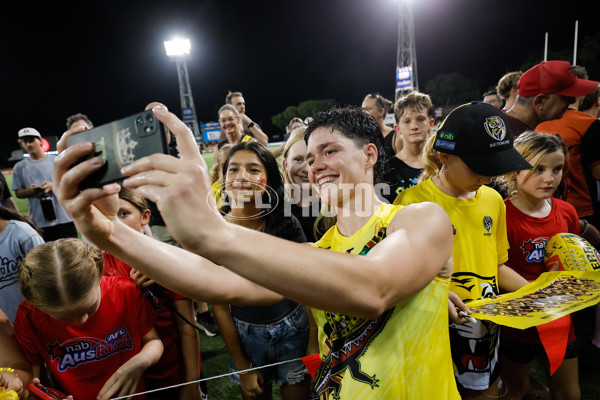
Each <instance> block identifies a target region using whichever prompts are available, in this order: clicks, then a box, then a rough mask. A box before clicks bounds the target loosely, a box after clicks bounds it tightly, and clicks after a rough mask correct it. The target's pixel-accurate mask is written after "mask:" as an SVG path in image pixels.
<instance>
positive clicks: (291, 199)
mask: <svg viewBox="0 0 600 400" xmlns="http://www.w3.org/2000/svg"><path fill="white" fill-rule="evenodd" d="M305 132H306V128H304V127H303V128H298V129H296V130H294V131H293V132H292V133H291V135H290V137H289V139H288V140H287V142H285V146H284V148H283V158H282V162H283V181H284V183H285V188H286V195H287V197H288V199H287V200H288V201H287V202H286V207H289V208H290V212H291V214H293V215H294V216H295V217H296V218H297V219H298V221H300V225H302V230H303V231H304V235H306V238H307V240H308V241H309V242H316V241H317V240H318V239H319V238H320V237H321V236H323V234H324V233H325V232H326V231H327V229H329V228H330V227H332V226H333V225H334V224H335V221H334V222H333V223H331V221H329V220H331V218H329V219H324V218H321V221H323V223H322V224H317V226H315V222H316V221H317V218H318V217H319V210H320V207H321V202H320V201H319V197H318V196H317V193H316V191H315V190H314V188H313V185H312V184H311V183H310V182H309V181H308V164H307V163H306V151H307V148H306V142H305V141H304V133H305ZM328 224H329V226H327V225H328ZM323 225H325V226H327V227H326V228H325V226H323Z"/></svg>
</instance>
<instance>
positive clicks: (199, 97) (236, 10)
mask: <svg viewBox="0 0 600 400" xmlns="http://www.w3.org/2000/svg"><path fill="white" fill-rule="evenodd" d="M585 3H586V2H579V3H578V2H564V1H563V2H558V1H538V0H535V1H530V0H502V1H500V0H494V1H487V0H414V6H413V8H414V19H415V26H416V33H415V35H416V48H417V60H418V75H419V84H420V87H421V89H423V88H424V87H425V83H426V82H427V81H428V80H429V79H432V78H433V77H435V76H436V75H438V74H440V73H449V72H460V73H461V74H463V75H465V76H467V77H470V78H473V79H474V80H476V81H477V82H478V83H480V84H481V85H482V86H483V87H485V88H487V87H490V86H493V85H495V84H496V83H497V80H498V78H499V77H500V76H502V75H503V74H504V73H505V72H508V71H512V70H515V69H519V68H520V67H521V65H522V64H523V62H524V59H525V57H526V56H528V55H529V54H531V53H532V52H534V51H538V52H539V54H540V57H541V55H542V50H543V44H544V33H545V32H546V31H547V32H549V38H550V48H551V49H553V48H569V47H572V43H573V32H574V24H575V20H576V19H579V26H580V28H579V33H580V37H581V36H582V35H585V34H592V33H595V32H596V31H598V25H597V19H596V14H595V13H594V12H592V10H590V9H587V8H584V7H577V4H585ZM587 3H588V4H589V2H587ZM65 4H67V3H65V2H58V3H56V2H43V3H41V2H40V3H37V2H19V3H15V4H13V5H12V6H11V7H16V9H15V11H10V12H4V13H3V17H4V18H3V20H4V22H3V25H2V27H1V28H0V29H1V31H2V35H1V38H2V39H1V40H2V63H1V66H0V68H1V71H2V74H1V75H2V78H1V79H2V87H3V96H2V106H3V109H4V111H5V112H4V121H3V128H2V131H1V132H2V133H1V134H2V143H3V144H4V145H5V146H6V145H7V143H8V144H10V145H11V146H12V145H13V143H14V148H15V149H16V148H18V145H17V144H16V133H17V130H18V129H20V128H22V127H25V126H33V127H34V128H36V129H38V130H39V131H40V132H41V133H42V135H43V136H51V135H58V136H60V134H61V133H62V132H63V131H64V130H65V125H64V123H65V118H66V117H67V116H68V115H71V114H74V113H76V112H83V113H85V114H87V115H88V116H89V117H90V118H91V119H92V121H93V122H94V123H95V124H96V125H101V124H103V123H107V122H110V121H111V120H114V119H118V118H122V117H124V116H127V115H130V114H133V113H135V112H137V111H140V110H142V109H143V108H144V106H145V105H146V104H147V103H148V102H150V101H153V100H156V101H161V102H163V103H165V104H166V105H167V106H169V108H170V109H171V110H174V111H175V112H176V113H177V114H179V112H180V103H179V91H178V81H177V70H176V66H175V63H173V62H170V61H169V59H168V58H167V56H166V55H165V50H164V46H163V41H165V40H169V39H171V38H173V37H174V36H175V35H180V36H187V37H189V38H190V40H191V42H192V56H191V60H189V61H188V69H189V74H190V79H191V85H192V93H193V96H194V101H195V105H196V112H197V115H198V119H199V120H200V121H201V122H206V121H215V120H216V119H217V115H216V112H217V110H218V108H219V107H220V106H221V105H222V104H223V103H224V99H225V95H226V94H227V91H228V90H239V91H242V92H243V93H244V96H245V99H246V103H247V113H248V115H249V116H250V117H251V118H252V119H254V120H255V121H258V122H262V125H263V128H264V130H265V131H266V132H267V133H268V134H269V133H275V132H277V133H279V131H277V130H276V128H274V127H273V126H272V125H271V124H270V118H271V116H272V115H274V114H276V113H278V112H281V111H283V110H284V109H285V108H286V107H287V106H289V105H298V103H300V102H301V101H304V100H308V99H325V98H333V99H336V100H337V102H338V103H339V104H343V105H348V104H351V105H360V103H361V101H362V99H363V97H364V95H365V94H367V93H369V92H380V93H382V94H384V95H386V96H387V97H388V98H390V99H392V100H393V88H394V71H395V67H396V46H397V32H398V25H397V24H398V5H397V3H396V1H393V0H305V1H302V0H299V1H288V0H279V1H271V0H265V1H258V0H255V1H252V0H246V1H227V0H207V1H200V0H197V1H176V0H173V1H160V2H158V1H145V2H140V1H119V2H117V1H112V0H108V1H93V2H88V1H81V2H78V3H75V5H72V6H69V7H67V6H65ZM525 5H527V7H526V8H525ZM540 61H541V60H540ZM591 78H592V79H593V78H596V79H597V78H598V77H591Z"/></svg>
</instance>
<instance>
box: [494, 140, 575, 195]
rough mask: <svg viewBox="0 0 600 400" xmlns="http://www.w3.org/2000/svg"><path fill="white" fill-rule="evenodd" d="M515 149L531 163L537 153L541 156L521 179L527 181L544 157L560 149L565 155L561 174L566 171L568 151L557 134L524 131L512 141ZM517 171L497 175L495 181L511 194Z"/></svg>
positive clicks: (513, 192) (514, 187) (512, 193)
mask: <svg viewBox="0 0 600 400" xmlns="http://www.w3.org/2000/svg"><path fill="white" fill-rule="evenodd" d="M513 145H514V147H515V150H517V151H518V152H519V153H520V154H521V155H522V156H523V158H524V159H525V160H527V162H529V163H531V160H533V159H534V158H535V157H537V156H538V155H539V156H541V157H540V158H539V159H538V160H537V162H536V163H535V164H532V167H533V168H531V169H530V170H529V173H528V174H527V176H526V177H525V179H524V180H523V182H525V181H527V179H529V177H530V176H531V174H532V173H533V171H535V169H536V168H537V167H538V165H540V163H541V162H542V160H543V159H544V157H546V156H547V155H548V154H550V153H554V152H555V151H560V152H562V153H563V155H564V156H565V165H564V167H563V175H565V174H566V173H567V169H568V165H569V164H568V163H569V151H568V150H567V146H566V144H565V142H564V140H563V139H562V138H561V137H560V136H559V135H556V136H554V135H550V134H547V133H539V132H534V131H525V132H523V133H522V134H520V135H519V137H517V138H516V139H515V141H514V144H513ZM518 173H519V171H517V172H511V173H509V174H506V175H503V176H499V177H497V178H496V182H498V184H499V185H501V187H502V188H503V189H505V190H506V191H507V192H508V193H509V194H510V195H511V196H512V195H514V194H515V193H517V174H518Z"/></svg>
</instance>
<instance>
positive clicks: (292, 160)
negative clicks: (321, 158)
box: [283, 140, 309, 186]
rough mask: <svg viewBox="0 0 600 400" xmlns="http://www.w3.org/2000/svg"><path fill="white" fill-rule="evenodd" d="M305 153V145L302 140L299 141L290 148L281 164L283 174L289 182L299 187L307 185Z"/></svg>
mask: <svg viewBox="0 0 600 400" xmlns="http://www.w3.org/2000/svg"><path fill="white" fill-rule="evenodd" d="M306 152H307V147H306V143H304V140H299V141H297V142H296V143H294V144H293V145H292V146H291V147H290V149H289V151H288V154H287V157H286V158H285V159H284V162H283V165H284V167H285V173H286V174H287V176H288V179H289V180H290V182H291V183H294V184H297V185H300V186H306V185H309V180H308V164H307V163H306Z"/></svg>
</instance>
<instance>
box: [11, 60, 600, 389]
mask: <svg viewBox="0 0 600 400" xmlns="http://www.w3.org/2000/svg"><path fill="white" fill-rule="evenodd" d="M598 85H599V83H598V82H596V81H591V80H589V79H588V77H587V73H586V71H585V69H584V68H582V67H580V66H572V65H570V64H569V63H568V62H564V61H546V62H542V63H540V64H538V65H536V66H534V67H532V68H531V69H529V70H527V71H525V72H521V71H515V72H511V73H508V74H506V75H505V76H503V77H501V78H500V79H499V82H498V85H497V88H496V89H495V90H492V91H489V92H485V93H484V94H483V99H482V101H473V102H471V103H468V104H464V105H460V106H458V107H456V108H455V109H454V110H452V111H451V112H450V113H449V114H448V115H447V116H445V117H444V118H443V120H441V121H436V120H435V118H434V113H433V104H432V101H431V99H430V97H429V96H428V95H427V94H425V93H419V92H411V93H408V94H407V95H405V96H403V97H401V98H399V99H398V101H397V102H396V103H395V104H394V103H392V102H390V101H389V100H387V99H385V98H384V97H382V96H381V95H380V94H378V93H372V94H368V95H366V96H365V97H364V99H363V101H362V104H361V106H360V107H344V108H332V109H330V110H327V111H324V112H319V113H315V114H314V115H312V116H311V117H310V121H307V120H302V119H300V118H294V119H292V120H291V121H290V123H289V125H288V128H289V129H288V130H289V132H288V134H287V135H286V137H285V143H284V144H282V145H281V146H279V147H277V148H269V147H268V146H267V145H268V135H267V134H265V132H264V131H263V130H262V128H261V127H260V126H259V125H258V124H257V123H255V122H254V121H253V120H252V119H250V117H248V116H247V115H246V103H245V99H244V97H243V95H242V93H241V92H229V93H228V95H227V96H226V99H225V100H226V101H225V103H226V104H224V105H223V106H222V107H221V108H220V109H219V111H218V118H219V122H220V124H221V129H222V131H221V132H222V135H221V139H220V142H219V144H218V147H216V148H215V150H214V162H213V167H212V170H210V171H209V170H208V168H207V166H206V163H205V162H204V158H203V157H202V154H201V152H200V150H199V148H198V145H197V144H196V141H195V139H194V137H193V135H192V133H191V131H190V130H189V129H188V128H187V126H186V125H185V124H184V123H183V122H182V121H181V120H180V119H179V118H177V117H176V116H175V115H174V114H173V113H171V112H170V111H169V110H168V109H167V107H166V106H165V105H163V104H161V103H151V104H149V105H148V106H147V109H152V110H153V112H154V115H155V116H156V117H157V118H158V119H159V120H160V121H161V122H162V123H164V124H165V126H166V127H167V129H168V131H169V132H170V133H171V134H172V135H173V136H174V137H175V138H176V144H177V153H178V154H177V153H175V154H155V155H152V156H149V157H145V158H142V159H140V160H137V161H134V162H133V163H131V164H129V165H126V166H124V167H123V169H122V173H123V175H124V176H126V179H125V180H124V181H123V182H119V183H114V184H109V185H105V186H103V187H101V188H89V189H85V190H80V189H79V186H78V184H79V182H80V181H81V180H82V179H84V178H85V177H86V176H88V175H89V174H91V173H94V172H95V171H97V170H98V169H100V168H101V167H102V164H103V161H102V159H101V158H100V157H86V156H88V155H89V154H90V153H92V152H93V151H94V147H93V145H92V144H91V143H78V144H75V145H72V146H70V147H67V145H66V143H67V138H68V137H69V136H70V135H73V134H76V133H78V132H81V131H82V130H86V129H90V128H92V127H93V124H92V123H91V121H90V120H89V119H88V118H87V117H86V116H85V115H83V114H76V115H74V116H71V117H69V118H68V120H67V131H66V132H65V134H64V135H63V137H62V138H61V140H60V141H59V143H58V145H57V146H58V151H59V156H58V157H55V156H50V155H47V154H45V153H44V152H43V151H42V150H41V135H40V133H39V132H38V131H37V130H36V129H34V128H23V129H21V130H20V131H19V132H18V139H19V143H20V144H21V145H22V147H23V148H24V150H26V151H27V152H28V153H29V154H30V157H28V158H26V159H24V160H23V161H20V162H19V163H18V164H17V165H15V167H14V178H13V185H12V190H13V191H14V193H15V195H16V196H17V197H18V198H27V199H28V205H29V213H30V214H29V217H27V216H23V215H20V214H19V213H18V210H17V209H16V205H15V204H14V201H12V202H11V201H9V200H10V199H11V193H10V190H9V189H8V188H7V187H6V186H7V185H6V183H5V182H0V184H1V185H3V188H1V189H2V198H1V204H2V205H0V244H1V245H2V247H1V249H0V254H1V255H2V263H3V265H2V268H3V269H2V273H3V276H2V277H1V279H2V280H1V281H0V282H1V283H2V284H1V285H0V387H3V388H5V389H6V391H7V392H8V391H14V395H15V396H17V397H13V398H26V396H28V385H29V384H30V383H32V384H33V385H40V384H43V385H46V386H50V387H54V388H56V389H58V390H60V391H61V392H63V393H64V395H61V397H63V396H64V398H71V399H72V398H74V399H91V398H98V399H108V398H111V397H114V396H127V395H132V394H134V393H139V392H143V391H148V393H147V394H145V395H142V396H139V397H136V398H146V399H176V398H179V399H186V400H187V399H198V400H199V399H206V398H207V397H208V393H207V388H206V385H205V384H204V383H203V382H202V383H198V380H199V379H200V378H201V377H202V376H203V373H202V364H201V354H202V352H201V346H200V334H199V332H200V331H203V332H205V333H207V334H210V335H215V334H218V333H220V334H221V336H222V339H223V341H224V343H225V345H226V348H227V350H228V352H229V354H230V370H231V379H232V380H233V381H234V382H235V383H236V384H237V385H239V388H240V396H241V398H242V399H245V400H248V399H270V398H272V389H273V386H274V385H280V387H281V396H282V398H283V400H302V399H310V398H314V399H346V400H347V399H459V398H468V399H489V398H506V399H521V398H523V397H524V396H526V395H527V394H529V395H535V396H538V397H539V398H553V399H579V398H580V397H581V390H580V387H579V368H580V367H581V366H584V367H585V368H597V367H598V366H597V365H596V364H597V359H598V354H600V311H599V310H600V307H595V308H589V309H587V310H584V311H582V312H578V313H575V314H574V315H573V318H572V319H571V316H567V317H565V319H563V321H564V323H565V324H567V325H568V326H569V329H568V333H566V335H568V338H567V341H568V344H567V347H566V350H565V353H564V357H563V361H562V363H561V364H560V366H559V367H558V369H557V370H556V372H554V373H553V374H550V372H549V361H548V356H547V355H546V351H545V348H544V346H543V345H542V344H541V340H540V336H539V334H538V331H537V330H536V328H530V329H527V330H524V331H521V330H517V329H514V328H509V327H504V326H499V325H497V324H495V323H493V322H489V321H477V320H476V321H473V319H472V318H470V317H469V314H470V310H469V308H468V305H469V302H470V301H473V300H479V299H484V298H493V297H495V296H498V295H500V294H502V293H509V292H514V291H516V290H518V289H520V288H521V287H523V286H525V285H527V284H528V283H529V282H531V281H534V280H535V279H537V278H538V276H539V275H541V274H542V273H544V272H546V271H548V270H553V269H556V266H546V264H545V263H544V257H543V251H541V252H540V251H537V252H535V253H534V252H532V251H531V249H530V248H529V247H527V246H525V244H526V243H530V244H531V243H535V245H536V249H538V250H539V249H543V248H544V246H545V243H546V241H547V240H548V239H549V238H550V237H552V236H553V235H554V234H556V233H561V232H569V233H573V234H576V235H581V236H583V237H585V238H586V239H588V241H589V242H590V243H591V244H592V245H593V246H595V247H596V248H597V249H598V248H599V243H600V235H599V234H598V229H597V228H598V227H600V206H599V203H600V202H599V197H600V186H599V185H598V181H600V153H599V152H598V151H597V149H598V148H600V122H599V121H598V118H599V117H600V115H599V113H600V102H599V99H598V98H599V96H598V95H599V92H600V89H599V87H598ZM390 112H393V114H394V120H395V123H394V124H393V126H388V125H386V124H385V116H386V115H387V114H388V113H390ZM81 160H85V161H81ZM78 233H79V236H80V237H81V239H78V238H77V237H78ZM208 305H211V306H210V308H212V311H213V314H214V321H213V319H212V316H211V314H210V312H209V311H208V310H209V307H208ZM215 324H216V325H215ZM560 334H561V333H559V332H557V333H556V335H560ZM582 349H585V350H584V351H582ZM315 353H319V358H320V360H321V363H320V366H319V368H318V369H317V371H316V373H315V374H314V376H312V377H311V375H309V373H308V370H307V368H306V367H305V365H304V363H303V362H302V361H301V359H302V358H303V357H304V356H306V355H311V354H315ZM580 358H581V359H580ZM594 358H595V359H596V362H595V363H594V362H592V363H589V362H588V361H589V360H590V359H591V360H593V359H594ZM535 359H539V360H541V362H542V365H544V366H545V367H546V369H547V372H548V387H545V386H544V385H543V384H541V383H540V382H537V381H536V380H535V379H533V378H531V377H530V369H531V365H532V363H533V361H534V360H535ZM186 382H189V384H184V383H186ZM179 384H184V385H179ZM3 395H4V393H3V392H2V391H0V399H3V397H2V396H3ZM544 396H546V397H544ZM7 398H8V397H7Z"/></svg>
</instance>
